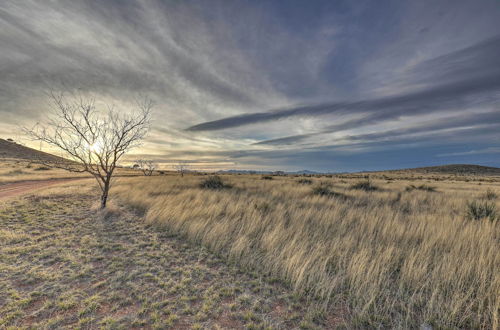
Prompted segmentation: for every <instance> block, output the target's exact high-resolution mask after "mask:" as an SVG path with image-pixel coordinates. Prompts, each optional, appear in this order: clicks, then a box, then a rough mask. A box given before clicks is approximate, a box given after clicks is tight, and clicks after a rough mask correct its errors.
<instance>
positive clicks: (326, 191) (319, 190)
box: [312, 183, 346, 198]
mask: <svg viewBox="0 0 500 330" xmlns="http://www.w3.org/2000/svg"><path fill="white" fill-rule="evenodd" d="M312 193H313V194H315V195H320V196H329V197H342V198H344V197H346V195H344V194H341V193H338V192H335V191H333V190H331V189H330V186H329V185H328V184H324V183H322V184H320V185H319V186H316V187H314V188H313V189H312Z"/></svg>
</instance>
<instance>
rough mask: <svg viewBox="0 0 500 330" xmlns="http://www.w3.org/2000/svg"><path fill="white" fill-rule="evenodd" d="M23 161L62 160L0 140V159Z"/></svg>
mask: <svg viewBox="0 0 500 330" xmlns="http://www.w3.org/2000/svg"><path fill="white" fill-rule="evenodd" d="M9 158H13V159H24V160H28V161H30V160H44V161H58V162H60V161H61V160H64V158H61V157H58V156H54V155H52V154H49V153H46V152H43V151H39V150H35V149H33V148H29V147H26V146H23V145H21V144H18V143H15V142H11V141H7V140H4V139H0V159H9Z"/></svg>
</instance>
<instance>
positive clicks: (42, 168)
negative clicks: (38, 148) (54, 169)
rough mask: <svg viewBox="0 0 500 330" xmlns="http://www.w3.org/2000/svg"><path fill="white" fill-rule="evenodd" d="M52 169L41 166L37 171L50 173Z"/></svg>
mask: <svg viewBox="0 0 500 330" xmlns="http://www.w3.org/2000/svg"><path fill="white" fill-rule="evenodd" d="M50 169H51V168H50V167H47V166H39V167H37V168H35V171H49V170H50Z"/></svg>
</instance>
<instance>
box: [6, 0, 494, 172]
mask: <svg viewBox="0 0 500 330" xmlns="http://www.w3.org/2000/svg"><path fill="white" fill-rule="evenodd" d="M50 90H56V91H59V90H61V91H66V92H68V91H69V92H70V93H72V92H73V91H78V93H81V94H83V95H89V96H90V95H91V96H93V97H95V98H96V100H97V101H98V106H99V107H103V108H104V106H105V105H110V104H112V105H114V106H115V108H116V109H120V111H124V112H128V111H133V109H134V100H136V99H137V98H138V97H141V96H144V95H146V96H148V97H150V98H151V99H153V100H154V102H155V104H156V105H155V107H154V110H153V120H152V126H151V130H150V133H149V134H148V136H147V137H146V139H145V140H144V143H143V144H142V146H141V147H140V148H137V149H135V150H133V151H132V153H131V154H130V155H128V156H127V158H126V160H128V161H132V160H133V159H137V158H149V159H153V160H155V161H157V162H159V163H161V164H162V165H163V166H164V167H166V168H168V167H169V166H170V165H172V164H176V163H178V162H181V161H182V162H185V163H187V164H189V165H190V167H191V168H193V169H200V170H201V169H203V170H218V169H251V170H286V171H296V170H303V169H307V170H314V171H321V172H344V171H361V170H383V169H396V168H411V167H419V166H429V165H441V164H458V163H460V164H464V163H468V164H481V165H487V166H500V0H470V1H469V0H449V1H441V0H432V1H427V0H422V1H402V0H397V1H386V0H377V1H375V0H371V1H369V0H359V1H347V0H346V1H342V0H341V1H314V0H311V1H294V0H287V1H270V0H268V1H257V0H254V1H250V0H248V1H236V0H235V1H229V0H226V1H217V0H211V1H201V0H198V1H189V0H183V1H180V0H175V1H174V0H172V1H159V0H156V1H153V0H151V1H149V0H144V1H128V0H114V1H113V0H109V1H98V0H95V1H76V0H73V1H69V0H68V1H58V0H46V1H39V0H36V1H30V0H23V1H18V0H3V1H1V2H0V137H3V138H14V139H16V140H18V141H20V142H23V143H25V144H27V145H30V146H33V147H37V148H39V145H38V144H37V143H33V142H31V141H28V140H26V139H25V137H24V136H23V134H22V130H21V128H22V127H30V126H31V125H33V124H35V123H36V122H43V121H44V120H46V119H47V116H48V114H49V113H50V103H49V102H48V100H47V96H46V95H47V91H50ZM43 148H44V146H42V149H43ZM45 148H46V147H45ZM44 150H46V149H44Z"/></svg>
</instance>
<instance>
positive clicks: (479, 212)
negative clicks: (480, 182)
mask: <svg viewBox="0 0 500 330" xmlns="http://www.w3.org/2000/svg"><path fill="white" fill-rule="evenodd" d="M466 216H467V218H469V219H471V220H482V219H490V220H491V221H493V220H497V219H498V212H497V208H496V205H495V204H494V203H491V202H485V201H472V202H468V203H467V208H466Z"/></svg>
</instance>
